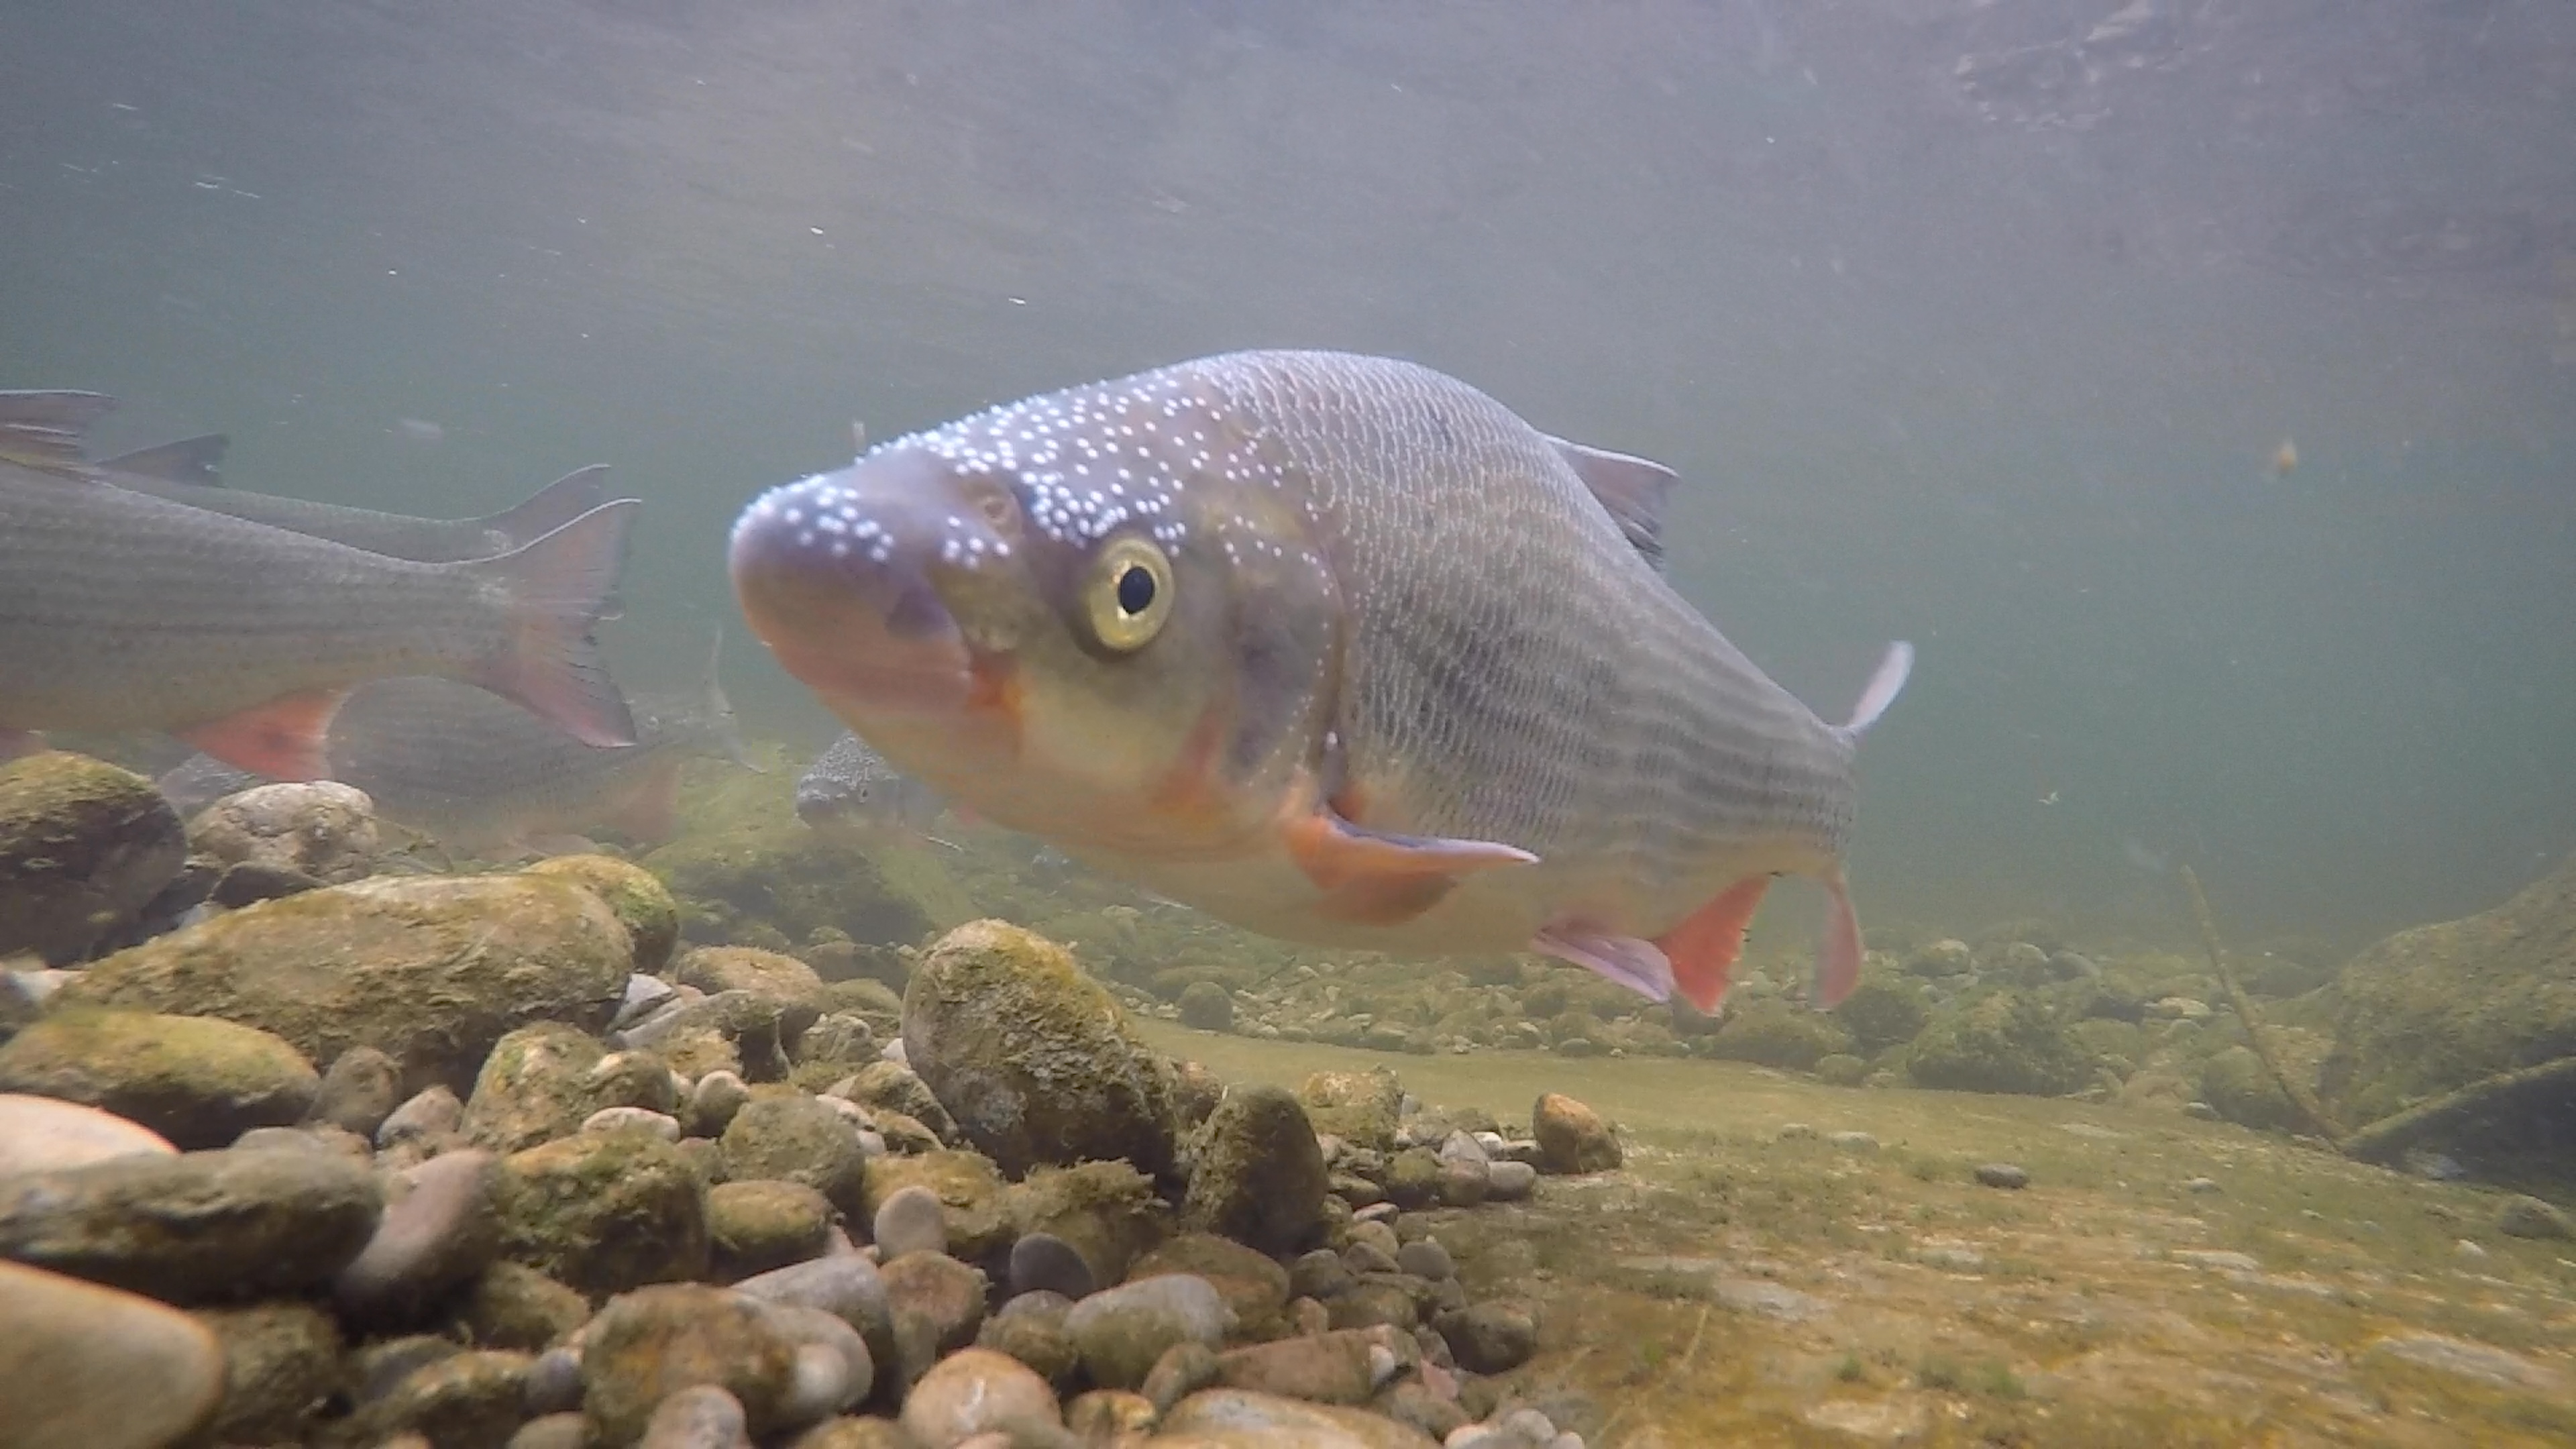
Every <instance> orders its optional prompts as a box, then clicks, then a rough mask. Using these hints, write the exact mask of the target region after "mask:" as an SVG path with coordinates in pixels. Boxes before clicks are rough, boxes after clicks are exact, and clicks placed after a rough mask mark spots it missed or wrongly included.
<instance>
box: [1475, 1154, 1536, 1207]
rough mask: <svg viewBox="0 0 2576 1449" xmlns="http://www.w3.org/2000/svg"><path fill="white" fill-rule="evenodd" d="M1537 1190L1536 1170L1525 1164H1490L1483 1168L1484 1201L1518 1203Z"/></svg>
mask: <svg viewBox="0 0 2576 1449" xmlns="http://www.w3.org/2000/svg"><path fill="white" fill-rule="evenodd" d="M1537 1188H1538V1169H1537V1168H1535V1167H1532V1166H1530V1165H1529V1164H1528V1163H1526V1162H1492V1163H1488V1164H1486V1167H1485V1200H1486V1201H1488V1202H1519V1201H1521V1200H1523V1199H1525V1198H1527V1197H1528V1196H1529V1195H1530V1194H1531V1193H1532V1192H1534V1191H1536V1190H1537Z"/></svg>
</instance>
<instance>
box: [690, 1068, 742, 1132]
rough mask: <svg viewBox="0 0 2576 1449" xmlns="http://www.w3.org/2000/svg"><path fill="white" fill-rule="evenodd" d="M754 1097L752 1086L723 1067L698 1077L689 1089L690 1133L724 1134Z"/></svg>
mask: <svg viewBox="0 0 2576 1449" xmlns="http://www.w3.org/2000/svg"><path fill="white" fill-rule="evenodd" d="M750 1100H751V1088H749V1087H748V1086H745V1085H744V1084H743V1080H742V1078H741V1077H739V1076H736V1075H735V1074H734V1073H732V1072H729V1071H726V1070H725V1069H724V1068H722V1067H718V1068H717V1069H716V1070H714V1071H712V1072H709V1073H707V1074H706V1075H705V1076H703V1077H700V1078H698V1084H697V1085H696V1086H695V1087H693V1088H691V1089H690V1090H689V1112H688V1118H689V1135H690V1136H692V1137H722V1136H723V1135H724V1130H725V1128H727V1127H729V1126H732V1125H733V1114H734V1113H736V1112H739V1111H741V1110H742V1108H743V1104H744V1103H746V1102H748V1101H750Z"/></svg>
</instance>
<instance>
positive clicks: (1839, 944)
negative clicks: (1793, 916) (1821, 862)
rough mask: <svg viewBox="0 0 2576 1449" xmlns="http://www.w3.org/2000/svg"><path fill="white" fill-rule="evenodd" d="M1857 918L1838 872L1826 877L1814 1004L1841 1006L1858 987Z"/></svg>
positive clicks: (1859, 948)
mask: <svg viewBox="0 0 2576 1449" xmlns="http://www.w3.org/2000/svg"><path fill="white" fill-rule="evenodd" d="M1861 949H1862V948H1861V939H1860V916H1859V915H1858V914H1857V913H1855V912H1854V911H1853V910H1852V903H1851V890H1850V889H1849V888H1848V887H1847V886H1845V885H1844V884H1843V873H1842V872H1841V871H1839V870H1837V871H1835V872H1834V873H1833V874H1831V875H1828V876H1826V877H1825V929H1824V931H1823V933H1822V934H1821V935H1820V936H1819V937H1818V944H1817V946H1816V1002H1817V1004H1818V1005H1820V1006H1825V1007H1829V1008H1830V1007H1835V1006H1840V1005H1842V1001H1843V998H1844V997H1846V996H1849V995H1851V994H1852V988H1853V987H1855V986H1858V985H1859V984H1860V961H1861Z"/></svg>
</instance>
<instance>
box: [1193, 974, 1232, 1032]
mask: <svg viewBox="0 0 2576 1449" xmlns="http://www.w3.org/2000/svg"><path fill="white" fill-rule="evenodd" d="M1180 1006H1181V1025H1183V1026H1194V1027H1197V1028H1198V1029H1199V1030H1201V1031H1231V1030H1233V1029H1234V993H1233V992H1231V991H1228V990H1226V989H1225V988H1224V987H1222V986H1219V985H1218V984H1217V983H1215V982H1213V981H1193V982H1191V983H1190V984H1189V985H1188V986H1186V987H1183V988H1182V990H1181V1002H1180Z"/></svg>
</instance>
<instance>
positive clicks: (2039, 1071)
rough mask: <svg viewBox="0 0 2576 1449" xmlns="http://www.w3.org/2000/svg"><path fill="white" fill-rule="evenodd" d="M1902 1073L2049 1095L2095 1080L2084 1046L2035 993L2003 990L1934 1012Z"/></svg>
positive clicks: (1955, 1086) (1956, 1087) (1975, 1088)
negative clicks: (2032, 994)
mask: <svg viewBox="0 0 2576 1449" xmlns="http://www.w3.org/2000/svg"><path fill="white" fill-rule="evenodd" d="M1906 1071H1907V1072H1908V1073H1909V1074H1910V1075H1912V1077H1913V1078H1914V1080H1915V1081H1917V1082H1919V1083H1921V1084H1922V1085H1924V1086H1927V1087H1939V1088H1944V1089H1946V1090H1949V1091H1954V1092H2000V1093H2020V1094H2024V1095H2030V1096H2041V1097H2053V1096H2058V1095H2060V1094H2062V1093H2066V1092H2072V1091H2077V1090H2079V1089H2081V1088H2083V1087H2084V1086H2086V1085H2088V1084H2089V1083H2091V1081H2092V1080H2093V1064H2092V1060H2091V1058H2090V1056H2089V1055H2088V1054H2087V1053H2086V1052H2085V1050H2084V1048H2083V1047H2081V1046H2079V1045H2077V1044H2076V1042H2075V1039H2074V1038H2073V1037H2070V1036H2068V1035H2067V1034H2066V1031H2065V1028H2063V1027H2062V1026H2060V1025H2059V1024H2058V1021H2057V1018H2056V1016H2055V1014H2054V1013H2052V1012H2051V1011H2049V1009H2048V1008H2047V1007H2046V1006H2044V1005H2042V1004H2041V1003H2040V1002H2039V1001H2038V1000H2037V999H2035V998H2033V997H2030V996H2026V995H2023V994H2021V993H2018V992H2002V993H1998V994H1995V995H1991V996H1985V997H1980V998H1977V999H1974V1000H1971V1001H1967V1002H1963V1003H1960V1004H1956V1005H1952V1006H1949V1007H1945V1008H1943V1009H1942V1010H1941V1011H1939V1012H1937V1013H1935V1014H1934V1015H1933V1017H1932V1020H1931V1021H1930V1022H1929V1023H1928V1024H1927V1025H1926V1026H1925V1027H1924V1028H1923V1032H1922V1034H1921V1035H1919V1036H1917V1037H1916V1038H1915V1039H1914V1045H1913V1047H1912V1048H1911V1049H1910V1050H1909V1051H1908V1052H1907V1053H1906Z"/></svg>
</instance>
